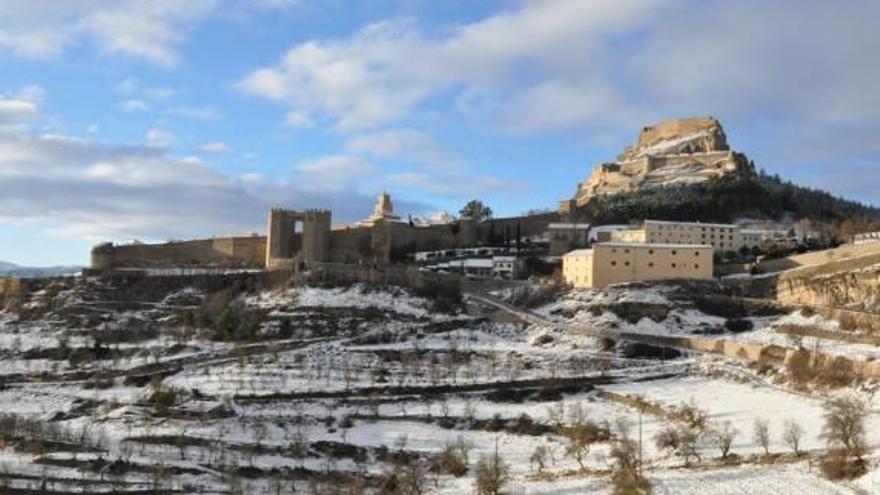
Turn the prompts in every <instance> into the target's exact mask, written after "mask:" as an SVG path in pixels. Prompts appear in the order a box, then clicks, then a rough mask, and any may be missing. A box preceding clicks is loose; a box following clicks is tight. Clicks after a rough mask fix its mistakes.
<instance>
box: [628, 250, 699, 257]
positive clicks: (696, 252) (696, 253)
mask: <svg viewBox="0 0 880 495" xmlns="http://www.w3.org/2000/svg"><path fill="white" fill-rule="evenodd" d="M611 252H612V253H616V252H617V248H611ZM623 253H624V254H629V249H624V250H623ZM648 254H654V250H653V249H649V250H648ZM671 254H672V255H673V256H675V255H677V254H678V250H676V249H673V250H672V251H671ZM699 255H700V252H699V251H694V256H699Z"/></svg>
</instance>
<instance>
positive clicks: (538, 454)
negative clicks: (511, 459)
mask: <svg viewBox="0 0 880 495" xmlns="http://www.w3.org/2000/svg"><path fill="white" fill-rule="evenodd" d="M548 454H549V453H548V452H547V446H546V445H544V444H541V445H538V446H537V447H535V450H533V451H532V455H531V456H529V464H530V465H531V466H532V469H535V467H537V471H538V472H539V473H540V472H541V471H543V470H544V467H545V466H546V464H547V456H548Z"/></svg>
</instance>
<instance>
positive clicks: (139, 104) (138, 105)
mask: <svg viewBox="0 0 880 495" xmlns="http://www.w3.org/2000/svg"><path fill="white" fill-rule="evenodd" d="M119 108H121V109H122V111H123V112H146V111H147V110H149V109H150V106H149V105H148V104H147V102H145V101H144V100H125V101H123V102H121V103H119Z"/></svg>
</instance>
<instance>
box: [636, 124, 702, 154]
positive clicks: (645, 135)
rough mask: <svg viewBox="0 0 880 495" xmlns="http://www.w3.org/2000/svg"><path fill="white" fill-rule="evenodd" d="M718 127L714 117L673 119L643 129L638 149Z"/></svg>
mask: <svg viewBox="0 0 880 495" xmlns="http://www.w3.org/2000/svg"><path fill="white" fill-rule="evenodd" d="M717 125H718V121H716V120H715V119H713V118H712V117H691V118H686V119H673V120H666V121H663V122H660V123H658V124H654V125H650V126H647V127H644V128H642V131H641V132H640V133H639V142H638V147H639V148H642V147H645V146H651V145H652V144H655V143H657V142H659V141H662V140H664V139H670V138H675V137H678V136H683V135H685V134H690V133H692V132H697V131H701V130H704V129H711V128H713V127H715V126H717Z"/></svg>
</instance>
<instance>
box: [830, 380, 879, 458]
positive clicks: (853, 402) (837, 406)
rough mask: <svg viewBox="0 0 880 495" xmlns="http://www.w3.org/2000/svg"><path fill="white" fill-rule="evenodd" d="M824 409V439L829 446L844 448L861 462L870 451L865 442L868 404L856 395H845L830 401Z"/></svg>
mask: <svg viewBox="0 0 880 495" xmlns="http://www.w3.org/2000/svg"><path fill="white" fill-rule="evenodd" d="M823 407H824V409H825V425H824V426H823V427H822V437H823V438H824V439H825V441H826V442H828V446H829V447H838V448H842V449H843V450H844V452H845V453H846V454H847V455H849V456H852V457H855V458H856V459H858V460H859V461H861V459H862V457H863V456H864V455H865V453H867V450H868V447H867V443H866V441H865V433H866V430H865V420H866V419H867V417H868V413H869V412H870V411H869V408H868V402H867V401H866V400H864V399H863V398H861V397H859V396H856V395H843V396H839V397H834V398H831V399H828V400H827V401H826V402H825V404H824V406H823Z"/></svg>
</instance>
